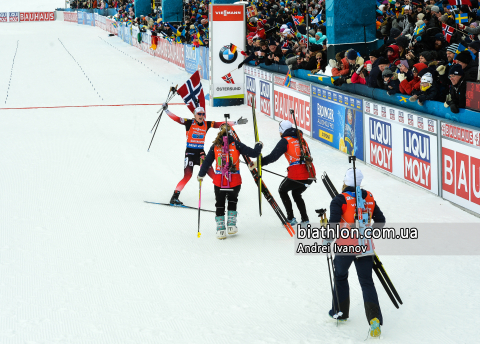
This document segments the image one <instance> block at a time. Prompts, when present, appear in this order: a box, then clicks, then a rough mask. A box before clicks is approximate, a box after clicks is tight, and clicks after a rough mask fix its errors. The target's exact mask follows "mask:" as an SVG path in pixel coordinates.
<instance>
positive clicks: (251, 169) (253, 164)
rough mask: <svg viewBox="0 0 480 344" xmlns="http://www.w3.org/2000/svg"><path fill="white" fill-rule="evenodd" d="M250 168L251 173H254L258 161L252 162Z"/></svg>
mask: <svg viewBox="0 0 480 344" xmlns="http://www.w3.org/2000/svg"><path fill="white" fill-rule="evenodd" d="M248 168H249V169H250V171H253V170H254V169H256V168H257V161H256V160H255V161H252V162H251V163H250V165H248Z"/></svg>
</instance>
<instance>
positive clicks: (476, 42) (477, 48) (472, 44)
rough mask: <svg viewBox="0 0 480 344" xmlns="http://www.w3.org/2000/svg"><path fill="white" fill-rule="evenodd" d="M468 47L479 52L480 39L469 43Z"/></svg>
mask: <svg viewBox="0 0 480 344" xmlns="http://www.w3.org/2000/svg"><path fill="white" fill-rule="evenodd" d="M468 47H469V48H472V49H474V50H476V51H477V53H478V52H479V51H480V41H473V42H472V43H470V44H469V45H468Z"/></svg>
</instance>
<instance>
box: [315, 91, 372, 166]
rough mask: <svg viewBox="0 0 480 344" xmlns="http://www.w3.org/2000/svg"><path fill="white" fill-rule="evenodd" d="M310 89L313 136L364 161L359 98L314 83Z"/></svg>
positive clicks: (361, 115) (361, 114)
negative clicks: (327, 89)
mask: <svg viewBox="0 0 480 344" xmlns="http://www.w3.org/2000/svg"><path fill="white" fill-rule="evenodd" d="M311 90H312V91H311V92H312V104H311V110H310V112H311V114H312V124H313V126H312V137H313V138H314V139H317V140H319V141H321V142H323V143H326V144H328V145H329V146H332V147H334V148H336V149H339V150H341V151H342V152H345V153H347V154H349V155H351V154H354V155H356V156H357V158H358V159H360V160H365V157H364V152H363V101H362V99H358V98H355V97H351V96H349V95H345V94H342V93H338V92H334V91H326V90H324V89H322V88H319V87H315V86H312V88H311Z"/></svg>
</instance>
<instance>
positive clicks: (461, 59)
mask: <svg viewBox="0 0 480 344" xmlns="http://www.w3.org/2000/svg"><path fill="white" fill-rule="evenodd" d="M456 60H457V63H458V64H459V65H461V66H462V69H463V73H464V74H465V81H477V78H478V61H477V62H476V63H475V61H474V60H472V55H471V54H470V52H469V51H462V52H461V53H460V54H457V57H456Z"/></svg>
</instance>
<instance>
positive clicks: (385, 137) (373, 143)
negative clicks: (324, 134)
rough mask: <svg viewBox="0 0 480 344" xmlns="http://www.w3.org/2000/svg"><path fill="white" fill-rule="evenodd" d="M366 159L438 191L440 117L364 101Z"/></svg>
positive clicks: (397, 174) (388, 170)
mask: <svg viewBox="0 0 480 344" xmlns="http://www.w3.org/2000/svg"><path fill="white" fill-rule="evenodd" d="M364 107H365V109H364V112H365V114H364V131H365V141H366V142H365V143H366V149H365V162H366V163H367V164H371V165H374V166H376V167H378V168H381V169H382V170H384V171H386V172H389V173H391V174H393V175H395V176H397V177H399V178H402V179H403V180H406V181H408V182H410V183H413V184H415V185H418V186H420V187H422V188H424V189H425V190H428V191H430V192H433V193H434V194H437V195H438V191H439V190H438V155H437V154H438V152H437V147H438V146H437V145H438V129H437V128H438V121H437V120H436V119H432V118H430V117H426V116H420V115H417V114H413V113H408V112H405V110H406V109H405V108H403V109H400V108H393V107H389V106H386V105H385V104H380V103H373V102H370V101H366V100H365V101H364Z"/></svg>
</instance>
